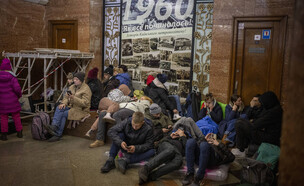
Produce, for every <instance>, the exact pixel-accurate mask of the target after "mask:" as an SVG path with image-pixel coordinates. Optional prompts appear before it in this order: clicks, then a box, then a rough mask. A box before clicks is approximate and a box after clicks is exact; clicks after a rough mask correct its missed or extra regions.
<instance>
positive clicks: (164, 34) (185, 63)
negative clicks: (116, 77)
mask: <svg viewBox="0 0 304 186" xmlns="http://www.w3.org/2000/svg"><path fill="white" fill-rule="evenodd" d="M121 3H123V4H121ZM168 4H171V5H170V8H169V9H167V8H162V6H164V7H165V5H168ZM177 4H178V6H177V7H179V8H178V10H177V11H174V13H175V12H177V13H175V15H173V16H172V15H170V14H171V13H170V12H169V11H172V10H174V7H172V5H173V6H174V5H177ZM191 6H192V7H191ZM121 7H122V17H121V15H120V11H121ZM135 7H136V8H135ZM189 7H190V9H189ZM191 8H192V9H193V1H191V0H188V1H187V0H183V1H182V0H165V1H164V0H152V1H147V0H123V1H120V0H106V2H105V32H104V37H105V39H104V41H105V43H104V46H105V47H104V65H105V66H108V65H110V64H111V65H114V66H118V65H119V64H125V65H127V66H128V67H129V69H130V75H131V77H132V78H133V80H134V81H133V86H134V88H135V89H141V88H143V87H144V86H145V82H144V81H145V79H146V78H147V76H148V74H152V75H154V74H156V73H166V74H167V75H168V77H169V78H168V83H167V84H166V85H167V87H168V89H169V92H170V94H179V95H180V96H181V97H185V96H186V95H187V93H189V89H190V84H189V83H190V78H191V75H190V66H191V50H192V38H191V36H192V30H191V31H190V27H193V22H194V21H193V20H192V18H193V17H192V16H193V11H190V10H191ZM126 10H127V15H125V13H126ZM158 11H159V12H158ZM168 12H169V13H170V14H169V13H168ZM167 15H169V17H168V18H166V19H164V18H165V16H167ZM126 16H127V17H126ZM157 16H158V17H157ZM120 19H123V20H122V34H121V33H120V30H121V28H120V27H121V25H120ZM178 19H180V20H182V22H181V21H178ZM212 19H213V2H212V1H205V2H204V1H202V2H197V5H196V20H195V23H196V24H195V32H194V49H193V50H194V52H193V55H194V56H193V76H192V78H193V79H192V90H195V91H199V92H201V93H202V95H205V94H206V93H208V91H209V90H208V89H209V69H210V54H211V40H212V25H213V20H212ZM138 22H140V24H139V23H138ZM177 22H179V23H178V26H177ZM173 23H174V25H173ZM186 24H187V26H185V25H186ZM182 29H184V30H183V31H182ZM191 29H192V28H191ZM157 30H161V31H157ZM174 30H175V32H176V33H172V31H173V32H174ZM178 32H179V33H178ZM120 37H122V40H121V43H120ZM120 44H121V47H120ZM120 48H121V59H120Z"/></svg>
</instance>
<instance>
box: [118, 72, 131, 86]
mask: <svg viewBox="0 0 304 186" xmlns="http://www.w3.org/2000/svg"><path fill="white" fill-rule="evenodd" d="M115 78H116V79H118V80H119V82H120V84H119V85H121V84H125V85H127V86H128V87H129V88H130V86H131V78H130V75H129V73H127V72H126V73H120V74H117V75H116V76H115ZM130 89H131V88H130Z"/></svg>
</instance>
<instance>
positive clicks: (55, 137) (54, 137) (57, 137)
mask: <svg viewBox="0 0 304 186" xmlns="http://www.w3.org/2000/svg"><path fill="white" fill-rule="evenodd" d="M59 140H60V137H59V136H53V137H51V138H50V139H49V140H48V142H55V141H59Z"/></svg>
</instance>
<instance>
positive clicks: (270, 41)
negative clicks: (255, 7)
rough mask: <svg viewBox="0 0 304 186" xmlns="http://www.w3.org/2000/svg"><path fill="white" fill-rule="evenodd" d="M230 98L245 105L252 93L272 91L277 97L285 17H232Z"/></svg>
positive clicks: (281, 65) (279, 93)
mask: <svg viewBox="0 0 304 186" xmlns="http://www.w3.org/2000/svg"><path fill="white" fill-rule="evenodd" d="M235 24H236V25H235V29H236V32H235V36H234V37H235V38H234V50H233V51H234V55H233V64H232V78H231V87H232V88H231V89H230V95H232V94H233V93H236V94H239V95H241V97H242V99H243V101H244V102H245V104H246V105H249V103H250V100H251V99H252V97H253V96H254V95H256V94H258V93H259V94H262V93H264V92H265V91H269V90H271V91H273V92H275V93H276V95H277V96H278V97H279V98H280V96H281V82H282V72H283V63H284V60H283V57H284V43H285V30H286V18H285V17H279V18H269V20H268V19H267V18H249V19H248V18H247V19H246V18H236V22H235Z"/></svg>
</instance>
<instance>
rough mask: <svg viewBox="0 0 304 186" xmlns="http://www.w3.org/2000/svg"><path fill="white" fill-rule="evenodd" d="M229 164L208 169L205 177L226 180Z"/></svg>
mask: <svg viewBox="0 0 304 186" xmlns="http://www.w3.org/2000/svg"><path fill="white" fill-rule="evenodd" d="M228 170H229V164H224V165H220V166H218V167H215V168H213V169H206V173H205V177H204V178H205V179H208V180H213V181H225V180H226V179H227V177H228Z"/></svg>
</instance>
